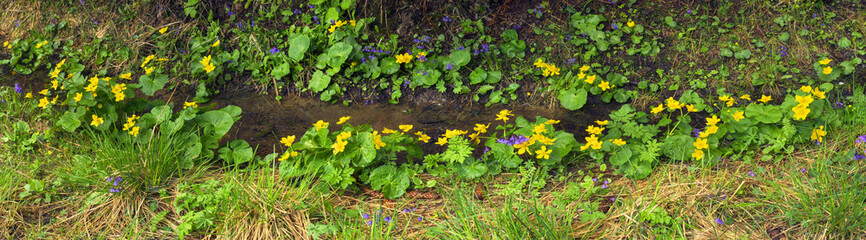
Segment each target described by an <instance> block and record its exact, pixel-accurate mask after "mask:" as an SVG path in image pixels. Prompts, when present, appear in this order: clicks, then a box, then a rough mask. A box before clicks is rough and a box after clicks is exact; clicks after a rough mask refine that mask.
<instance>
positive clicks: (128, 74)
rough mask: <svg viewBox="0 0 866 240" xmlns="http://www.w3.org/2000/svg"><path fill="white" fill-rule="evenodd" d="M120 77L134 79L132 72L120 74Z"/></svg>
mask: <svg viewBox="0 0 866 240" xmlns="http://www.w3.org/2000/svg"><path fill="white" fill-rule="evenodd" d="M118 77H119V78H120V79H126V80H132V73H124V74H120V76H118Z"/></svg>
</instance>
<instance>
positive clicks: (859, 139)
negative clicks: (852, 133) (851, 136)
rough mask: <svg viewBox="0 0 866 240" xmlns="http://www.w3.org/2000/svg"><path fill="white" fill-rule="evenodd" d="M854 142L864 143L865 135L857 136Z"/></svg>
mask: <svg viewBox="0 0 866 240" xmlns="http://www.w3.org/2000/svg"><path fill="white" fill-rule="evenodd" d="M854 143H856V144H861V143H866V135H863V136H859V137H857V140H854Z"/></svg>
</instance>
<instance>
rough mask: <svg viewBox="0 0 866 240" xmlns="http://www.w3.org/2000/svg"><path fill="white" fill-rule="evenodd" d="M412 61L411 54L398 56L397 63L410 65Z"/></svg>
mask: <svg viewBox="0 0 866 240" xmlns="http://www.w3.org/2000/svg"><path fill="white" fill-rule="evenodd" d="M410 61H412V55H411V54H409V53H404V54H398V55H397V63H409V62H410Z"/></svg>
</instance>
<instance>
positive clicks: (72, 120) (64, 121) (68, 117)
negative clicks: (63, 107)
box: [57, 111, 81, 132]
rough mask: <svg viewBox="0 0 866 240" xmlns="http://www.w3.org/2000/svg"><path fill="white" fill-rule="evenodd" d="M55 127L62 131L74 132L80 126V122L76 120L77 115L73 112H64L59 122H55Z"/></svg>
mask: <svg viewBox="0 0 866 240" xmlns="http://www.w3.org/2000/svg"><path fill="white" fill-rule="evenodd" d="M57 125H60V127H63V129H64V130H66V131H69V132H74V131H75V129H77V128H78V127H79V126H81V120H79V119H78V114H75V113H73V112H71V111H70V112H66V113H64V114H63V116H61V117H60V120H57Z"/></svg>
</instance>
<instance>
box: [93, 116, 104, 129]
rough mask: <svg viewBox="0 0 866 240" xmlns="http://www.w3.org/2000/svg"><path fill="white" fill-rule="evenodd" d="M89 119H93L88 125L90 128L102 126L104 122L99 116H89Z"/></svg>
mask: <svg viewBox="0 0 866 240" xmlns="http://www.w3.org/2000/svg"><path fill="white" fill-rule="evenodd" d="M91 117H92V118H93V121H90V125H91V126H99V125H102V123H104V122H105V120H104V119H102V118H101V117H99V116H97V115H95V114H94V115H93V116H91Z"/></svg>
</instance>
